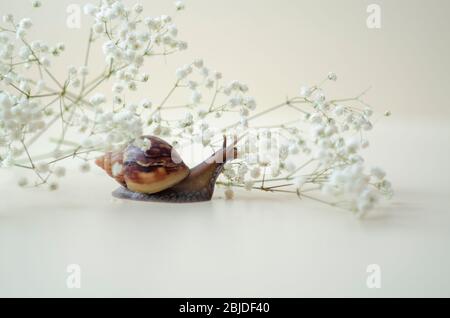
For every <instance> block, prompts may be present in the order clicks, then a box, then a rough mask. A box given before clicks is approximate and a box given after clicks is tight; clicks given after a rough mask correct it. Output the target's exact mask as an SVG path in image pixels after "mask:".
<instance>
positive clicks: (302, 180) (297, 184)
mask: <svg viewBox="0 0 450 318" xmlns="http://www.w3.org/2000/svg"><path fill="white" fill-rule="evenodd" d="M307 180H308V178H307V177H306V176H298V177H296V178H295V180H294V184H295V187H296V188H297V189H300V188H301V187H303V185H304V184H305V183H306V181H307Z"/></svg>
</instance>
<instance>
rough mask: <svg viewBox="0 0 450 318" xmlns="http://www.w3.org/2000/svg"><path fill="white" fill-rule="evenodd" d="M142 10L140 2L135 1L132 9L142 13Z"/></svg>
mask: <svg viewBox="0 0 450 318" xmlns="http://www.w3.org/2000/svg"><path fill="white" fill-rule="evenodd" d="M143 10H144V7H143V6H142V4H140V3H136V4H135V5H134V7H133V11H134V12H136V13H138V14H139V13H142V11H143Z"/></svg>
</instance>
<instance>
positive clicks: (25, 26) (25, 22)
mask: <svg viewBox="0 0 450 318" xmlns="http://www.w3.org/2000/svg"><path fill="white" fill-rule="evenodd" d="M32 25H33V23H32V22H31V19H29V18H24V19H22V20H20V22H19V27H20V28H22V29H29V28H31V26H32Z"/></svg>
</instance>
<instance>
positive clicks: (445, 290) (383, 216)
mask: <svg viewBox="0 0 450 318" xmlns="http://www.w3.org/2000/svg"><path fill="white" fill-rule="evenodd" d="M73 2H76V1H44V4H47V5H48V7H51V8H52V9H51V10H53V11H52V12H54V14H53V15H52V19H48V16H42V17H38V16H37V14H36V13H34V12H32V10H31V9H26V10H25V9H22V8H23V7H25V6H26V5H28V1H25V0H21V1H14V2H7V1H2V2H1V3H0V12H2V13H3V12H18V11H19V10H24V15H25V16H29V15H30V14H29V12H31V16H32V17H34V18H35V19H34V21H35V24H40V23H44V24H45V25H46V26H47V27H48V29H47V30H46V31H45V32H43V31H42V30H41V31H40V32H37V34H38V37H42V38H45V39H49V38H55V40H56V39H58V40H59V39H62V40H64V39H66V42H67V47H68V50H70V52H72V53H71V56H80V61H79V63H81V60H82V50H83V47H82V45H80V43H84V42H82V41H84V40H83V39H84V38H85V37H86V34H87V29H86V28H84V29H82V30H81V31H80V30H68V29H65V28H63V27H58V26H61V25H64V21H65V14H64V12H65V8H66V6H67V5H68V4H69V3H73ZM368 3H372V2H371V1H359V0H358V1H357V0H345V1H334V0H326V1H325V0H322V1H316V0H315V1H312V0H311V1H309V0H308V1H290V0H289V1H287V0H284V1H237V0H236V1H231V0H230V1H206V0H205V1H200V0H199V1H195V0H192V1H189V2H188V8H189V9H188V12H186V13H184V14H183V15H181V16H180V17H179V19H177V20H178V25H179V27H180V36H181V38H184V39H186V40H187V41H188V42H189V43H190V47H191V49H190V50H189V51H188V52H186V53H183V54H182V55H180V56H174V57H171V58H170V59H168V60H167V64H164V63H159V64H158V63H157V62H158V61H155V63H153V64H154V65H153V64H152V65H151V66H149V70H150V72H151V73H152V74H153V76H155V78H157V79H161V80H160V81H159V80H158V81H153V82H152V85H153V86H152V89H149V90H148V91H146V92H144V93H141V94H140V95H139V97H142V96H147V94H149V93H151V95H152V96H151V97H152V99H154V100H159V97H160V96H161V95H163V94H164V92H165V91H166V90H167V87H168V86H167V84H168V83H170V82H171V80H172V76H173V70H174V68H175V67H176V66H177V65H179V64H182V63H186V62H190V61H191V60H192V59H193V58H195V57H198V56H202V57H204V58H205V60H206V61H207V62H208V64H210V65H211V67H213V68H214V67H217V68H218V69H220V70H222V71H224V73H225V77H227V78H228V79H234V78H236V79H241V80H243V81H245V82H247V83H248V84H249V86H250V88H251V90H252V92H253V93H254V95H255V96H256V98H257V100H259V101H260V107H261V108H264V107H267V106H270V105H272V104H274V103H276V102H279V101H280V100H282V99H283V98H284V96H285V94H289V95H293V94H296V93H297V91H298V87H299V86H300V85H301V84H304V83H311V82H313V83H315V82H317V81H320V80H321V79H322V77H323V75H324V74H326V73H327V72H328V71H330V70H331V71H335V72H337V73H338V75H339V77H340V80H339V82H338V83H337V85H336V87H335V88H332V93H333V95H334V96H336V97H347V96H352V94H355V93H359V92H360V91H362V90H364V89H365V88H366V87H367V86H369V85H372V86H373V89H372V91H371V93H370V94H369V95H368V99H369V101H370V102H371V103H373V104H374V105H375V106H379V108H378V109H379V110H380V111H384V110H385V109H388V108H389V109H391V110H392V111H393V113H394V117H393V118H392V119H389V120H382V121H379V122H378V123H377V124H376V127H375V131H374V132H373V133H371V135H370V137H371V138H373V141H372V148H371V149H370V150H369V151H367V153H366V154H367V157H368V158H369V159H368V162H369V163H370V164H378V165H380V166H383V167H384V168H385V169H386V171H387V172H388V175H389V177H390V179H391V180H392V182H393V184H394V189H395V190H396V195H395V197H394V199H393V201H392V202H391V203H390V204H388V205H387V206H386V207H383V208H380V209H379V210H377V211H376V212H375V213H374V214H373V215H372V217H371V218H369V219H368V220H367V221H364V222H359V221H357V220H355V219H354V218H352V217H351V215H350V214H348V213H346V212H342V211H339V210H335V209H331V208H328V207H323V206H321V205H320V204H316V203H313V202H309V201H298V199H296V198H294V197H289V196H286V197H284V196H281V197H280V196H271V195H269V196H261V195H255V194H253V193H247V192H242V193H238V194H237V198H236V200H234V201H232V202H229V201H225V200H223V199H221V198H220V197H222V196H223V195H222V192H221V191H218V193H217V195H216V197H215V199H214V200H213V201H212V202H209V203H201V204H194V205H172V204H145V203H135V202H121V201H117V200H113V199H112V198H111V197H110V191H111V190H113V189H114V187H115V185H114V183H113V182H112V181H111V180H110V179H108V178H106V177H104V176H103V174H102V173H101V172H100V171H98V170H95V171H93V172H92V173H90V174H87V175H80V174H78V173H76V172H72V173H70V174H69V175H68V177H67V178H66V179H65V180H64V181H63V182H62V184H61V188H62V190H61V191H60V192H58V193H56V194H55V193H50V192H48V191H46V190H45V189H39V190H31V191H24V190H22V189H18V188H16V187H15V186H12V187H11V183H13V182H15V181H14V180H16V179H15V173H16V172H7V171H3V170H1V171H0V193H1V202H0V296H230V297H231V296H376V297H378V296H450V278H449V277H450V273H449V268H450V256H449V250H450V246H449V245H450V232H449V227H450V214H449V213H450V212H449V208H450V187H449V184H448V176H449V175H450V174H449V172H450V171H449V165H448V162H449V161H450V151H449V149H448V136H449V135H450V128H449V124H450V118H449V114H450V111H449V109H450V108H449V107H448V101H447V92H448V88H449V87H448V86H449V85H448V82H449V81H448V72H449V69H450V65H449V63H450V60H449V59H448V58H446V57H447V56H449V53H450V47H449V44H448V41H445V40H444V39H443V37H444V36H445V35H446V34H448V31H449V29H450V28H449V25H450V22H449V19H448V18H447V16H446V15H447V12H448V9H449V5H450V2H448V1H446V0H441V1H438V0H434V1H422V0H417V1H409V0H408V1H406V0H401V1H400V0H398V1H379V3H381V4H382V10H383V11H382V16H383V20H382V23H383V25H382V28H381V29H380V30H368V29H367V28H366V26H365V19H366V16H367V14H366V12H365V8H366V5H367V4H368ZM147 6H148V5H147ZM170 10H171V1H162V0H161V1H152V8H147V12H152V13H155V14H159V13H162V12H171V11H170ZM47 12H48V11H47ZM98 58H100V57H98ZM62 61H64V59H62ZM159 62H161V61H159ZM73 63H75V62H73ZM60 66H61V68H60V69H59V71H60V72H61V73H62V71H63V70H64V69H65V66H66V64H64V62H61V65H60ZM163 88H164V90H163ZM105 91H106V90H105ZM153 94H154V95H153ZM282 117H283V113H281V114H280V119H282ZM72 263H76V264H79V265H80V266H81V268H82V288H81V289H79V290H73V289H72V290H69V289H67V288H66V285H65V280H66V275H67V273H66V266H67V265H68V264H72ZM372 263H376V264H379V265H380V266H381V269H382V288H381V289H377V290H369V289H367V288H366V284H365V281H366V276H367V274H366V267H367V265H368V264H372Z"/></svg>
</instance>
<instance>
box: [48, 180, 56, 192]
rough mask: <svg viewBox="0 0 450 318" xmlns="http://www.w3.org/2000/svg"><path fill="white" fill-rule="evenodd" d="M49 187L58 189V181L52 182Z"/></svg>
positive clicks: (52, 189) (51, 189)
mask: <svg viewBox="0 0 450 318" xmlns="http://www.w3.org/2000/svg"><path fill="white" fill-rule="evenodd" d="M48 189H49V190H50V191H56V190H58V183H56V182H52V183H50V185H49V187H48Z"/></svg>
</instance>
